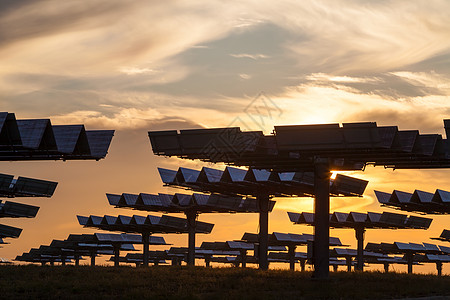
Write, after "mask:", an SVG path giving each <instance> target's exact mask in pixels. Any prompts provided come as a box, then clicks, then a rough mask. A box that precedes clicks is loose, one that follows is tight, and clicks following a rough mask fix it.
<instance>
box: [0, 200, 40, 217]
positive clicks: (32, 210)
mask: <svg viewBox="0 0 450 300" xmlns="http://www.w3.org/2000/svg"><path fill="white" fill-rule="evenodd" d="M38 211H39V207H37V206H32V205H27V204H21V203H16V202H11V201H6V202H5V203H4V204H0V217H2V216H3V217H12V218H34V217H35V216H36V215H37V213H38Z"/></svg>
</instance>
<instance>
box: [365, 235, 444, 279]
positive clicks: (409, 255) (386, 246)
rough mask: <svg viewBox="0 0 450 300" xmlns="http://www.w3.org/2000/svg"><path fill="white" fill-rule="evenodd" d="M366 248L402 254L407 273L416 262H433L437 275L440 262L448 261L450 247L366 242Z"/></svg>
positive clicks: (439, 270)
mask: <svg viewBox="0 0 450 300" xmlns="http://www.w3.org/2000/svg"><path fill="white" fill-rule="evenodd" d="M366 250H368V251H374V252H380V253H385V254H403V255H404V256H403V260H404V261H406V263H407V265H408V273H412V267H413V265H414V264H417V263H430V262H431V263H435V264H436V268H437V271H438V275H439V276H440V275H442V264H443V263H447V262H450V247H445V246H438V245H434V244H428V243H422V244H418V243H400V242H394V243H379V244H377V243H368V244H367V246H366Z"/></svg>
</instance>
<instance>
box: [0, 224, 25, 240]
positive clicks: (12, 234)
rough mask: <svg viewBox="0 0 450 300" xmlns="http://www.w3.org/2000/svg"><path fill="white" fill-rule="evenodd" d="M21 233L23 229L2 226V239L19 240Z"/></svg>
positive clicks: (0, 230)
mask: <svg viewBox="0 0 450 300" xmlns="http://www.w3.org/2000/svg"><path fill="white" fill-rule="evenodd" d="M21 233H22V229H21V228H17V227H12V226H8V225H3V224H0V238H18V237H19V236H20V234H21Z"/></svg>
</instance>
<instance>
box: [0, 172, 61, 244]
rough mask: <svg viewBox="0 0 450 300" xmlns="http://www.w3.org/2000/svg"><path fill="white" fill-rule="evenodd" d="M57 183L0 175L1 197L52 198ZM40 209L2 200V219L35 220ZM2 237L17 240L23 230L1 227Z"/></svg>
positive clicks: (0, 203) (0, 208) (0, 206)
mask: <svg viewBox="0 0 450 300" xmlns="http://www.w3.org/2000/svg"><path fill="white" fill-rule="evenodd" d="M57 185H58V183H57V182H53V181H47V180H40V179H34V178H27V177H18V178H17V179H15V178H14V176H13V175H7V174H0V197H7V198H14V197H21V198H22V197H51V196H52V195H53V193H54V192H55V189H56V186H57ZM38 211H39V207H37V206H34V205H27V204H22V203H17V202H15V201H3V200H0V218H34V217H36V215H37V213H38ZM1 228H3V231H2V232H3V233H2V232H0V235H1V236H3V237H5V238H8V237H10V238H17V237H19V235H20V233H21V231H22V230H21V229H20V230H19V228H14V227H9V226H4V225H3V227H2V226H0V231H1V230H2V229H1Z"/></svg>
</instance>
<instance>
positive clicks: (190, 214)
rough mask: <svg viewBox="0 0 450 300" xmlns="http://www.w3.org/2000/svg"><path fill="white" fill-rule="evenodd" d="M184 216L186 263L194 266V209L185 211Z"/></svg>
mask: <svg viewBox="0 0 450 300" xmlns="http://www.w3.org/2000/svg"><path fill="white" fill-rule="evenodd" d="M185 214H186V218H187V223H188V234H189V237H188V255H187V264H188V266H195V231H196V230H195V229H196V228H195V227H196V222H195V219H196V218H197V212H196V211H186V212H185Z"/></svg>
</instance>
